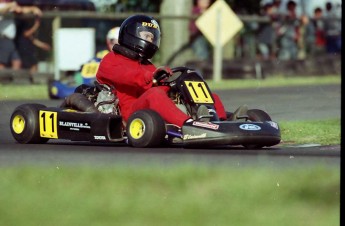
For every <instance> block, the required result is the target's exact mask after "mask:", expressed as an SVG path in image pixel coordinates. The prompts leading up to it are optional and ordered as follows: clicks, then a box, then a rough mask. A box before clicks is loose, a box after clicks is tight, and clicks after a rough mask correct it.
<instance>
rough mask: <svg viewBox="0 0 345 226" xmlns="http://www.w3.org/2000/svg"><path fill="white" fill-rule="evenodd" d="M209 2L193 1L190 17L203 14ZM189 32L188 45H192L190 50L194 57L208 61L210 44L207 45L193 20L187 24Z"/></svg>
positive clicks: (209, 0)
mask: <svg viewBox="0 0 345 226" xmlns="http://www.w3.org/2000/svg"><path fill="white" fill-rule="evenodd" d="M211 3H212V2H211V0H195V1H194V3H193V5H194V6H193V8H192V15H201V14H202V13H203V12H205V11H206V10H207V9H208V7H210V5H211ZM189 31H190V43H191V45H192V49H193V51H194V53H195V55H196V56H197V57H198V58H199V59H200V60H208V59H210V52H211V48H210V44H209V43H208V41H207V39H206V38H205V37H204V35H203V34H202V33H201V31H200V30H199V29H198V27H197V26H196V24H195V20H192V21H191V22H190V24H189Z"/></svg>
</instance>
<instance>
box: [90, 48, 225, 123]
mask: <svg viewBox="0 0 345 226" xmlns="http://www.w3.org/2000/svg"><path fill="white" fill-rule="evenodd" d="M155 70H156V67H155V66H154V65H153V64H151V63H149V64H143V63H141V62H140V61H139V60H132V59H130V58H127V57H125V56H123V55H121V54H119V53H116V52H114V51H112V52H110V53H108V54H107V55H105V57H104V58H103V59H102V61H101V63H100V65H99V68H98V72H97V74H96V79H97V81H98V82H99V83H101V84H107V85H110V86H113V87H115V91H114V92H115V95H117V97H118V98H119V107H120V111H121V114H122V117H123V120H124V121H127V120H128V118H129V116H130V115H131V114H132V113H134V112H135V111H138V110H141V109H152V110H154V111H156V112H158V114H159V115H160V116H161V117H162V118H163V119H164V120H165V121H166V122H167V123H171V124H175V125H177V126H180V127H182V125H183V123H184V122H185V121H186V120H187V119H189V118H190V117H189V116H188V115H186V114H185V113H183V112H182V111H181V110H180V109H178V108H177V107H176V106H175V104H174V103H173V102H172V101H171V99H170V98H169V97H168V96H167V93H166V92H167V91H168V90H169V87H167V86H158V87H152V84H153V83H152V79H153V72H154V71H155ZM213 96H214V100H215V108H216V111H217V113H218V115H219V117H220V118H223V119H225V118H226V113H225V109H224V106H223V104H222V103H221V102H220V99H219V97H218V96H217V95H214V94H213Z"/></svg>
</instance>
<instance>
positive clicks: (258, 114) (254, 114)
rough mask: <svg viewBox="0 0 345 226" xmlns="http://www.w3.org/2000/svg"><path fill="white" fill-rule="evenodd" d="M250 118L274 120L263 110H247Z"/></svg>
mask: <svg viewBox="0 0 345 226" xmlns="http://www.w3.org/2000/svg"><path fill="white" fill-rule="evenodd" d="M247 115H248V120H249V121H252V122H265V121H272V119H271V117H270V116H269V115H268V114H267V113H266V112H265V111H263V110H260V109H250V110H248V111H247Z"/></svg>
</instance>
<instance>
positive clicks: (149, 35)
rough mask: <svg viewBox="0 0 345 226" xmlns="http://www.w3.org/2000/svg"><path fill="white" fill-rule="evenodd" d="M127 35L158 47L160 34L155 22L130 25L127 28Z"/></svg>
mask: <svg viewBox="0 0 345 226" xmlns="http://www.w3.org/2000/svg"><path fill="white" fill-rule="evenodd" d="M128 33H130V34H131V35H134V36H135V37H138V38H140V39H142V40H145V41H148V42H151V43H153V44H154V45H156V46H157V47H159V44H160V39H161V32H160V29H159V25H158V23H157V22H156V21H155V20H152V21H151V22H137V23H133V24H130V25H129V26H128Z"/></svg>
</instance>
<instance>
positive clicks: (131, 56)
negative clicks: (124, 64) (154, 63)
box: [113, 44, 151, 64]
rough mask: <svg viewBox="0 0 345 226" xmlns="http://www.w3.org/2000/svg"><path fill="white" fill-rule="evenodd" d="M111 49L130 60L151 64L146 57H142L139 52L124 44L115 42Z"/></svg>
mask: <svg viewBox="0 0 345 226" xmlns="http://www.w3.org/2000/svg"><path fill="white" fill-rule="evenodd" d="M113 51H114V52H115V53H118V54H121V55H123V56H125V57H127V58H129V59H131V60H135V61H139V62H140V63H142V64H151V62H150V61H149V60H148V59H146V58H144V57H143V56H142V55H141V54H139V53H137V52H135V51H133V50H131V49H128V48H127V47H125V46H121V45H119V44H115V45H114V46H113Z"/></svg>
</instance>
